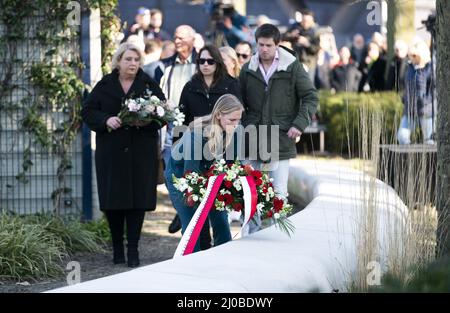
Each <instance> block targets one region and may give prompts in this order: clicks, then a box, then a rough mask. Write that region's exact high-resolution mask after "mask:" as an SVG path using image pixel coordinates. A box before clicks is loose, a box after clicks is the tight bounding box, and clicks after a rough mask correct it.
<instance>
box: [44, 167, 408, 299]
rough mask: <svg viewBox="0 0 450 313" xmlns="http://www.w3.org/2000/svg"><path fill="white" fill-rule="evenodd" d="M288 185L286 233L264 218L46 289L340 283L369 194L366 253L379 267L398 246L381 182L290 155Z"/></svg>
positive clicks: (352, 260)
mask: <svg viewBox="0 0 450 313" xmlns="http://www.w3.org/2000/svg"><path fill="white" fill-rule="evenodd" d="M369 185H370V186H372V187H373V188H368V186H369ZM370 190H372V191H373V192H370ZM289 192H290V195H291V196H292V197H294V198H297V199H298V200H302V201H304V202H306V203H308V202H309V204H308V205H307V207H306V208H305V209H304V210H302V211H301V212H299V213H297V214H295V215H293V216H292V217H291V221H292V222H293V223H294V224H295V226H296V231H295V234H294V235H293V236H292V237H291V238H289V237H288V236H286V235H285V234H284V233H281V232H280V231H279V230H277V229H276V228H275V227H273V226H272V227H269V228H266V229H264V230H262V231H260V232H257V233H255V234H252V235H250V236H248V237H244V238H241V239H237V240H234V241H232V242H229V243H227V244H224V245H222V246H219V247H216V248H213V249H209V250H206V251H202V252H198V253H195V254H192V255H189V256H185V257H181V258H177V259H172V260H168V261H164V262H160V263H157V264H152V265H149V266H144V267H140V268H138V269H135V270H132V271H128V272H125V273H121V274H117V275H113V276H108V277H104V278H100V279H96V280H92V281H87V282H83V283H80V284H77V285H72V286H68V287H64V288H60V289H55V290H52V291H50V292H56V293H62V292H88V293H92V292H176V293H178V292H189V293H197V292H217V293H224V292H225V293H226V292H237V293H240V292H256V293H257V292H263V293H264V292H275V293H278V292H310V291H320V292H332V291H333V290H336V289H338V290H340V291H345V290H346V289H347V287H348V286H349V285H350V282H351V280H352V277H353V275H354V273H356V270H357V266H358V262H357V251H358V249H360V248H357V246H358V245H357V238H358V234H359V233H360V232H359V231H358V225H359V224H360V221H361V219H362V216H363V214H362V213H363V212H365V210H364V208H365V207H368V205H367V203H369V201H368V200H367V199H369V198H370V199H373V201H371V202H370V203H374V205H373V206H370V207H371V208H372V209H373V210H375V211H373V212H377V214H376V220H377V221H378V223H377V225H376V227H375V228H376V230H377V231H376V241H377V244H376V246H377V259H376V260H374V261H378V262H380V264H381V265H382V267H384V266H385V265H386V264H387V257H388V253H389V251H391V250H392V249H396V250H397V251H398V248H399V247H398V246H394V245H389V244H388V243H387V242H388V241H389V239H392V238H394V237H395V236H397V235H398V233H400V232H401V230H402V225H403V224H404V217H405V214H406V212H407V210H406V207H405V206H404V205H403V203H402V202H401V201H400V199H399V198H398V196H397V195H396V193H395V192H394V191H393V190H392V189H391V188H390V187H388V186H386V185H385V184H384V183H382V182H380V181H378V180H373V179H369V177H367V176H366V175H363V174H362V173H361V172H359V171H356V170H352V169H349V168H347V167H343V166H339V165H337V164H335V163H329V162H324V161H315V160H291V170H290V176H289ZM392 225H394V226H395V227H393V226H392ZM396 229H397V230H396ZM400 248H401V247H400Z"/></svg>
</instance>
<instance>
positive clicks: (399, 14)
mask: <svg viewBox="0 0 450 313" xmlns="http://www.w3.org/2000/svg"><path fill="white" fill-rule="evenodd" d="M386 3H387V14H388V16H387V25H386V27H387V44H388V51H387V52H388V54H387V57H388V62H387V64H386V73H385V78H387V75H388V69H389V64H390V63H391V61H392V59H393V58H394V45H395V42H396V41H397V40H398V39H402V40H404V41H405V42H406V43H407V44H408V45H410V44H411V43H412V41H413V38H414V35H415V33H416V30H415V15H416V4H415V0H387V1H386Z"/></svg>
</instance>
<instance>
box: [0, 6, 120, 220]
mask: <svg viewBox="0 0 450 313" xmlns="http://www.w3.org/2000/svg"><path fill="white" fill-rule="evenodd" d="M70 2H71V1H69V0H35V1H30V0H0V8H1V10H0V27H1V28H2V29H3V31H0V63H1V64H2V67H3V69H2V71H1V72H0V100H1V101H0V110H1V111H2V112H3V113H5V114H8V112H9V114H11V115H13V114H12V113H11V112H14V111H16V112H17V111H20V112H21V114H20V116H21V118H20V119H18V120H17V123H18V127H19V128H20V129H21V130H22V131H25V132H28V133H29V134H30V136H29V139H28V141H27V142H26V143H25V145H26V146H25V147H23V160H22V172H20V173H19V174H17V176H16V180H17V181H18V182H20V183H23V184H26V183H28V179H27V174H26V173H27V172H28V171H29V170H30V168H31V166H32V165H33V162H32V154H33V153H34V150H33V148H32V147H33V145H38V146H39V147H40V148H41V149H44V150H45V151H48V152H49V153H51V154H52V155H54V156H56V157H57V158H58V160H59V165H58V168H57V174H56V175H57V180H58V187H57V188H56V190H54V191H53V192H52V194H51V198H52V199H53V201H54V209H55V210H56V213H58V208H59V203H60V199H61V197H62V195H63V194H65V193H70V191H71V190H70V188H67V187H66V184H65V179H66V174H67V171H68V170H70V168H71V167H72V165H71V155H70V150H71V147H72V144H73V141H74V139H75V138H76V135H77V133H78V131H79V129H80V126H81V116H80V111H81V101H82V94H83V92H84V89H85V86H84V84H83V82H82V80H81V70H82V68H83V64H82V62H81V60H80V57H79V53H78V51H76V53H70V52H69V53H67V51H71V49H73V47H76V45H77V43H78V38H79V27H73V26H69V25H68V23H67V17H68V15H69V13H70V12H71V10H72V8H73V7H72V6H71V5H70ZM78 3H80V7H81V9H82V10H89V9H94V8H99V9H100V14H101V39H102V70H103V72H104V73H105V72H107V71H109V67H108V66H109V64H110V62H111V58H112V55H113V53H114V50H115V38H116V34H117V32H119V31H120V19H119V18H118V17H117V16H116V15H115V10H116V7H117V5H118V0H83V1H78ZM33 23H34V25H35V26H30V25H31V24H33ZM27 40H29V42H30V43H32V45H37V46H34V47H33V50H35V51H37V50H39V51H42V52H43V53H42V54H41V56H40V59H39V60H36V59H32V58H28V56H27V55H18V51H19V47H20V45H22V44H23V42H26V41H27ZM30 60H31V61H30ZM30 62H31V64H30ZM24 68H26V69H27V71H25V76H26V77H21V79H24V80H25V81H27V82H28V84H19V83H17V76H18V75H19V74H18V71H19V69H20V70H21V69H24ZM22 76H23V75H22ZM24 86H28V88H29V89H30V90H21V91H25V94H26V95H27V96H24V97H22V98H21V99H20V100H18V101H16V102H14V100H11V101H7V99H8V98H10V99H14V98H15V97H11V95H13V94H14V91H17V89H24V88H26V87H24ZM3 113H2V114H3ZM0 129H1V125H0Z"/></svg>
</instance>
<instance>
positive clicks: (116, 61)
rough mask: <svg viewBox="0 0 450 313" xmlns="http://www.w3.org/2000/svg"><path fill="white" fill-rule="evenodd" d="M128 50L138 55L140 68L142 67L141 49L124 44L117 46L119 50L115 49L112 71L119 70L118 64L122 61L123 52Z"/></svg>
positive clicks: (133, 45)
mask: <svg viewBox="0 0 450 313" xmlns="http://www.w3.org/2000/svg"><path fill="white" fill-rule="evenodd" d="M128 50H131V51H134V52H136V53H137V54H138V56H139V66H140V67H142V66H143V65H144V55H143V53H142V51H141V49H139V47H138V46H136V45H135V44H133V43H129V42H124V43H123V44H121V45H120V46H119V48H117V51H116V53H114V56H113V57H112V62H111V68H112V69H119V62H120V60H122V57H123V54H124V53H125V52H127V51H128Z"/></svg>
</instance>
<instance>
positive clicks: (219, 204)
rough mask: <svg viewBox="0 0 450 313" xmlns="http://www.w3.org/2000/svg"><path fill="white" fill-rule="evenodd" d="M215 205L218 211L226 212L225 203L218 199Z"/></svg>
mask: <svg viewBox="0 0 450 313" xmlns="http://www.w3.org/2000/svg"><path fill="white" fill-rule="evenodd" d="M214 204H215V207H216V210H219V211H224V210H225V203H223V202H222V201H219V200H217V199H216V200H215V201H214Z"/></svg>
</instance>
